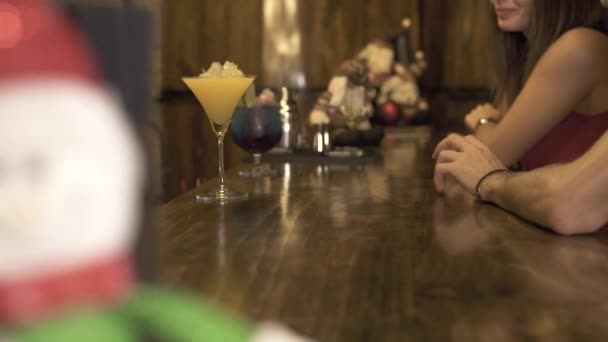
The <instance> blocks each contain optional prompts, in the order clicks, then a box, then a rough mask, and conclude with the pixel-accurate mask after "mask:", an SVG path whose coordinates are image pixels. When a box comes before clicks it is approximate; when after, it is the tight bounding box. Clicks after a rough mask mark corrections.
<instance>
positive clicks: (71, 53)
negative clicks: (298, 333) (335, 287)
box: [0, 0, 301, 342]
mask: <svg viewBox="0 0 608 342" xmlns="http://www.w3.org/2000/svg"><path fill="white" fill-rule="evenodd" d="M2 3H3V5H6V6H10V8H11V11H12V12H11V13H12V14H13V15H14V18H15V20H16V21H13V22H17V23H19V27H21V28H22V31H21V32H24V34H23V35H19V36H18V37H21V38H19V39H17V40H16V41H14V44H12V45H11V46H10V47H8V48H5V49H0V103H2V106H0V136H1V137H2V144H0V340H3V341H4V340H5V339H7V340H9V341H11V342H21V341H31V342H35V341H47V342H72V341H79V342H80V341H92V342H95V341H99V342H102V341H103V342H106V341H114V342H122V341H125V342H126V341H140V340H155V341H235V342H237V341H239V342H240V341H269V340H271V341H275V340H280V341H301V339H299V338H297V337H294V336H293V335H292V334H291V333H290V332H288V331H286V330H285V329H284V328H282V327H280V326H278V325H264V324H263V325H253V324H250V323H248V322H245V321H243V320H240V319H238V318H235V317H230V316H229V315H227V314H225V313H224V312H223V311H222V310H221V309H219V308H216V307H214V306H213V305H211V304H210V303H207V302H205V301H202V300H201V299H200V298H198V297H194V296H189V295H187V294H179V293H177V292H176V291H171V290H163V289H160V288H154V287H147V286H138V285H137V283H136V281H135V276H134V267H133V261H132V255H133V241H134V237H135V235H136V234H135V233H136V227H137V225H138V221H139V220H140V212H141V211H140V207H141V191H142V188H143V184H144V182H143V180H144V173H145V172H144V166H143V165H144V163H143V160H142V159H143V158H142V155H141V150H140V146H139V144H138V142H137V139H136V137H135V134H134V133H133V131H132V130H131V126H130V124H129V123H128V119H127V115H126V114H125V112H124V110H123V108H122V106H120V105H119V99H117V98H116V96H115V95H114V94H113V92H111V91H109V90H107V89H106V88H105V87H104V86H102V84H103V82H102V81H101V79H100V77H99V76H98V73H97V71H96V67H95V65H94V63H93V62H92V60H93V58H92V56H91V55H90V53H89V51H88V49H87V46H86V44H85V43H84V40H83V38H82V37H81V36H80V34H79V32H77V30H75V29H74V27H73V26H71V24H70V22H69V21H68V20H67V19H66V18H64V17H63V16H62V15H61V13H60V12H58V11H57V10H56V9H55V8H51V7H48V3H47V2H46V1H43V0H28V1H23V0H4V1H3V2H2ZM49 47H51V48H49Z"/></svg>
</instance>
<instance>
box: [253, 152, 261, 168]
mask: <svg viewBox="0 0 608 342" xmlns="http://www.w3.org/2000/svg"><path fill="white" fill-rule="evenodd" d="M260 164H262V154H261V153H254V154H253V165H254V166H258V165H260Z"/></svg>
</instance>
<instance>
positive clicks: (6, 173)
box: [0, 80, 141, 281]
mask: <svg viewBox="0 0 608 342" xmlns="http://www.w3.org/2000/svg"><path fill="white" fill-rule="evenodd" d="M123 120H124V116H123V115H122V113H121V110H120V108H119V107H118V106H116V104H115V101H114V100H113V98H112V97H110V96H109V95H108V94H106V93H105V92H103V91H101V90H100V89H98V88H95V87H92V86H90V85H88V84H83V83H81V82H77V81H56V80H53V81H27V82H26V81H24V82H21V83H19V84H11V85H10V86H0V281H3V280H5V281H6V280H11V279H20V278H23V277H29V276H32V275H36V274H39V273H41V272H54V271H59V270H61V269H66V268H71V267H78V266H79V265H81V264H83V265H84V264H86V263H87V262H92V261H95V260H97V259H99V258H104V257H109V256H112V255H115V254H117V253H124V252H128V249H129V248H130V244H131V239H132V236H133V233H134V228H135V225H136V222H137V216H138V214H139V207H138V205H139V201H138V197H139V190H140V188H141V179H140V178H141V177H140V171H141V170H140V167H141V163H140V155H139V151H138V148H137V144H136V142H135V139H134V137H133V136H132V134H131V132H130V131H129V129H128V127H127V125H126V124H125V122H124V121H123Z"/></svg>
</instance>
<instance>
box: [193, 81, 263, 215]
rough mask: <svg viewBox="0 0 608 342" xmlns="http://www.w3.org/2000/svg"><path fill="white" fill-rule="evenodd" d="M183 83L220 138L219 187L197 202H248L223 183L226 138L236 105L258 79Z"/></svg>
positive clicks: (242, 193) (242, 194) (218, 141)
mask: <svg viewBox="0 0 608 342" xmlns="http://www.w3.org/2000/svg"><path fill="white" fill-rule="evenodd" d="M182 80H183V81H184V83H186V85H187V86H188V88H190V90H191V91H192V93H194V96H196V98H197V99H198V101H199V102H200V103H201V105H202V106H203V108H204V109H205V112H206V113H207V118H208V119H209V122H210V123H211V127H212V128H213V132H214V133H215V135H216V137H217V146H218V153H219V157H218V159H219V168H218V178H219V185H218V186H217V187H216V188H215V189H213V190H211V191H210V192H207V193H204V194H199V195H196V199H197V200H198V201H200V202H203V203H219V204H225V203H228V202H234V201H239V200H243V199H247V197H248V194H247V193H246V192H236V191H232V190H230V189H228V187H226V184H225V182H224V137H225V136H226V132H228V128H229V127H230V121H231V120H232V114H233V112H234V108H235V107H236V104H237V103H238V102H239V101H240V100H241V98H242V97H243V94H245V91H246V90H247V88H249V86H251V84H252V83H253V81H254V80H255V76H240V77H182Z"/></svg>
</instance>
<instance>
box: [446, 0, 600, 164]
mask: <svg viewBox="0 0 608 342" xmlns="http://www.w3.org/2000/svg"><path fill="white" fill-rule="evenodd" d="M602 1H603V2H602ZM490 2H491V4H492V7H493V11H494V13H495V18H496V25H495V30H496V32H495V33H496V39H495V40H494V41H495V42H496V47H495V51H496V58H495V63H496V68H495V69H496V77H495V79H496V83H495V87H494V90H495V96H496V97H495V102H494V105H489V104H485V105H481V106H479V107H477V108H476V109H475V110H473V111H472V112H471V113H469V114H468V115H467V117H466V118H465V123H466V125H467V127H468V128H469V129H470V130H471V131H473V132H474V134H475V135H476V136H477V138H478V139H479V140H481V141H482V142H483V143H484V144H486V145H487V146H488V147H489V148H490V149H491V151H492V152H494V153H495V154H496V156H497V157H498V158H499V159H500V161H501V162H502V163H504V164H505V165H516V164H518V163H519V166H520V167H521V169H523V170H530V169H535V168H538V167H541V166H545V165H548V164H555V163H565V162H569V161H572V160H574V159H576V158H577V157H579V156H580V155H582V154H583V153H584V152H585V151H587V150H588V149H589V148H590V147H591V146H592V145H593V143H594V142H595V141H596V140H597V139H598V138H599V137H600V136H601V135H602V134H603V133H604V132H605V131H606V130H607V129H608V35H607V34H606V28H607V25H606V22H605V16H606V9H605V8H603V7H602V5H603V4H604V5H606V2H608V1H605V0H492V1H490ZM454 153H457V152H454ZM434 157H437V153H435V154H434ZM442 158H450V154H444V155H443V156H442Z"/></svg>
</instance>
